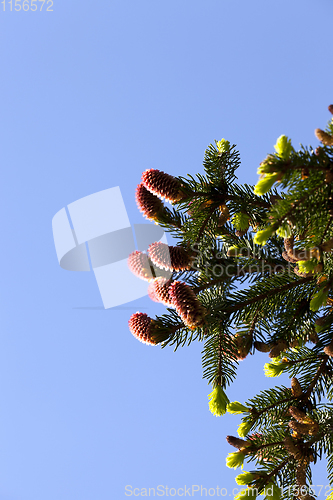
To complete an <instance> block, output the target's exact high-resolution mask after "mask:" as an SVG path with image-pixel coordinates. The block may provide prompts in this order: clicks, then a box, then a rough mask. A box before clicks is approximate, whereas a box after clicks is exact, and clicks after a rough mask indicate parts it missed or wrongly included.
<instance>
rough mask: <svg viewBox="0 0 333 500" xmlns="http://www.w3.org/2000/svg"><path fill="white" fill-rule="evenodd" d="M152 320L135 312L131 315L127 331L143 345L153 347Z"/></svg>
mask: <svg viewBox="0 0 333 500" xmlns="http://www.w3.org/2000/svg"><path fill="white" fill-rule="evenodd" d="M154 323H155V322H154V320H153V319H151V318H150V317H149V316H148V315H147V314H145V313H141V312H136V313H134V314H132V316H131V317H130V320H129V322H128V326H129V329H130V331H131V333H132V334H133V335H134V337H135V338H136V339H138V340H140V342H143V343H144V344H150V345H155V344H156V342H155V340H153V338H152V332H153V325H154Z"/></svg>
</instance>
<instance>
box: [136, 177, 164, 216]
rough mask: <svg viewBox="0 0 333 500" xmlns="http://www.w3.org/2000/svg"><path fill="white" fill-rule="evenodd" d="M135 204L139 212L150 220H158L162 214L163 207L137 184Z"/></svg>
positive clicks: (141, 185) (142, 186) (158, 200)
mask: <svg viewBox="0 0 333 500" xmlns="http://www.w3.org/2000/svg"><path fill="white" fill-rule="evenodd" d="M135 199H136V203H137V205H138V208H139V210H140V212H142V213H143V215H144V216H145V217H146V218H147V219H150V220H154V221H155V220H158V218H159V217H160V216H161V215H163V213H164V211H165V210H164V205H163V203H162V202H161V200H160V199H158V198H157V196H155V195H153V194H152V193H151V192H150V191H148V189H146V188H145V186H144V185H143V184H138V187H137V188H136V193H135Z"/></svg>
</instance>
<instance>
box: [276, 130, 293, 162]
mask: <svg viewBox="0 0 333 500" xmlns="http://www.w3.org/2000/svg"><path fill="white" fill-rule="evenodd" d="M274 149H275V151H276V153H277V155H278V156H280V157H281V158H283V159H284V160H287V159H288V158H289V156H290V155H291V152H292V151H294V148H293V147H292V145H291V139H288V137H287V136H286V135H280V137H279V138H278V140H277V141H276V144H275V146H274Z"/></svg>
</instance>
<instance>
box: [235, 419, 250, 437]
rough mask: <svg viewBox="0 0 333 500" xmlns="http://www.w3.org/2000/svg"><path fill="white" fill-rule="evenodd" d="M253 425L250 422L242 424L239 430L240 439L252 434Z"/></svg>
mask: <svg viewBox="0 0 333 500" xmlns="http://www.w3.org/2000/svg"><path fill="white" fill-rule="evenodd" d="M251 427H252V424H251V423H250V422H242V423H241V424H240V426H239V427H238V429H237V432H238V436H239V437H246V436H247V435H248V433H249V432H250V430H251Z"/></svg>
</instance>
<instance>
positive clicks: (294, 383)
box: [291, 377, 303, 398]
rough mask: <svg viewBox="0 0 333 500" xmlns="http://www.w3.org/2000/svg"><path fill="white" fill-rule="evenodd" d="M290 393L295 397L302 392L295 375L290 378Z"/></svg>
mask: <svg viewBox="0 0 333 500" xmlns="http://www.w3.org/2000/svg"><path fill="white" fill-rule="evenodd" d="M291 393H292V395H293V396H295V397H297V398H298V397H299V396H301V395H302V394H303V391H302V387H301V384H300V383H299V381H298V380H297V378H296V377H293V378H292V379H291Z"/></svg>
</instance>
